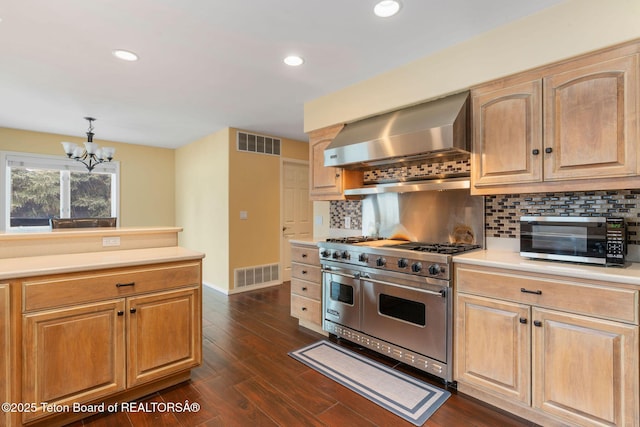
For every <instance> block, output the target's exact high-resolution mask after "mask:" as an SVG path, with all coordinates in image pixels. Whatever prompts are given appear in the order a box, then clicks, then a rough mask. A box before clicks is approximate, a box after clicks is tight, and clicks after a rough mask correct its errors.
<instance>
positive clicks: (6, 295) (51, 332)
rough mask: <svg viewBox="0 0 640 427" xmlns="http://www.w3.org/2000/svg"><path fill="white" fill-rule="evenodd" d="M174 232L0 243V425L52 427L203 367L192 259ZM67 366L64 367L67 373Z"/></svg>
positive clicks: (12, 238) (123, 231)
mask: <svg viewBox="0 0 640 427" xmlns="http://www.w3.org/2000/svg"><path fill="white" fill-rule="evenodd" d="M181 230H182V229H181V228H177V227H149V228H92V229H63V230H55V231H49V232H46V231H45V232H42V233H37V232H36V233H28V232H27V233H5V234H0V400H2V401H3V402H28V403H30V404H32V405H33V406H32V407H30V409H31V410H29V411H26V410H25V411H20V412H11V411H6V412H4V413H0V427H2V426H14V425H15V426H20V425H30V426H34V427H35V426H40V425H43V426H44V425H46V426H48V427H51V426H62V425H67V424H69V423H71V422H73V421H76V420H79V419H81V418H85V417H87V416H89V415H91V413H92V412H93V411H91V410H88V411H87V412H77V411H75V410H71V409H69V410H65V411H61V412H50V411H49V410H47V409H45V405H43V402H47V403H48V405H51V406H52V407H58V408H72V407H73V406H72V405H75V404H81V405H90V404H95V405H96V406H95V407H96V408H99V407H100V406H99V405H100V404H112V403H114V402H123V401H131V400H135V399H137V398H140V397H142V396H146V395H149V394H151V393H154V392H156V391H158V390H161V389H164V388H167V387H170V386H172V385H175V384H178V383H180V382H183V381H187V380H188V379H189V378H190V373H191V369H193V368H194V367H196V366H199V365H200V364H201V362H202V320H201V319H202V259H203V258H204V256H205V255H204V254H203V253H201V252H197V251H193V250H189V249H186V248H183V247H180V246H177V234H178V232H180V231H181ZM71 367H72V368H71Z"/></svg>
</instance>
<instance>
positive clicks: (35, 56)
mask: <svg viewBox="0 0 640 427" xmlns="http://www.w3.org/2000/svg"><path fill="white" fill-rule="evenodd" d="M560 2H561V0H536V1H532V0H402V3H403V8H402V9H401V11H400V13H399V14H398V15H396V16H395V17H392V18H387V19H381V18H377V17H376V16H375V15H373V13H372V10H373V6H374V4H375V3H376V0H227V1H221V0H0V19H1V20H2V21H0V103H1V106H2V107H1V108H0V126H1V127H9V128H17V129H28V130H35V131H43V132H52V133H60V134H65V135H74V136H83V135H84V132H85V131H86V128H87V122H86V121H85V120H84V119H83V117H84V116H93V117H96V118H97V119H98V120H97V121H96V122H95V133H96V142H100V140H101V139H104V140H112V141H122V142H128V143H135V144H143V145H152V146H160V147H173V148H175V147H179V146H181V145H184V144H187V143H189V142H192V141H194V140H196V139H198V138H200V137H202V136H205V135H208V134H211V133H213V132H216V131H218V130H220V129H222V128H225V127H229V126H231V127H237V128H241V129H245V130H249V131H253V132H256V133H263V134H267V135H273V136H279V137H285V138H293V139H299V140H307V138H306V135H305V134H304V132H303V105H304V103H305V102H307V101H310V100H312V99H315V98H318V97H320V96H323V95H326V94H328V93H332V92H335V91H337V90H339V89H342V88H344V87H346V86H349V85H351V84H353V83H356V82H359V81H362V80H366V79H368V78H370V77H373V76H375V75H377V74H380V73H383V72H385V71H388V70H391V69H393V68H396V67H398V66H400V65H403V64H406V63H408V62H411V61H413V60H415V59H418V58H421V57H424V56H427V55H429V54H431V53H433V52H435V51H438V50H440V49H443V48H445V47H447V46H450V45H453V44H456V43H459V42H461V41H463V40H466V39H469V38H471V37H473V36H474V35H477V34H479V33H482V32H485V31H487V30H489V29H491V28H494V27H497V26H501V25H504V24H505V23H508V22H511V21H514V20H517V19H520V18H522V17H524V16H527V15H530V14H533V13H536V12H537V11H539V10H541V9H544V8H547V7H550V6H553V5H554V4H557V3H560ZM113 49H128V50H131V51H134V52H136V53H137V54H138V55H139V56H140V60H139V61H137V62H124V61H121V60H118V59H115V58H114V57H113V56H112V55H111V51H112V50H113ZM291 53H296V54H299V55H301V56H303V57H304V58H305V61H306V62H305V64H304V65H302V66H301V67H297V68H293V67H288V66H286V65H284V64H283V62H282V59H283V58H284V57H285V56H286V55H288V54H291ZM1 144H2V141H0V147H1Z"/></svg>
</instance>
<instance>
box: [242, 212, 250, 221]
mask: <svg viewBox="0 0 640 427" xmlns="http://www.w3.org/2000/svg"><path fill="white" fill-rule="evenodd" d="M248 217H249V213H248V212H247V211H240V219H247V218H248Z"/></svg>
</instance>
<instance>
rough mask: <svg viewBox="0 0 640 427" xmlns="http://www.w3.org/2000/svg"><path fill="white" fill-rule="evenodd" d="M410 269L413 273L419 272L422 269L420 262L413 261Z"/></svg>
mask: <svg viewBox="0 0 640 427" xmlns="http://www.w3.org/2000/svg"><path fill="white" fill-rule="evenodd" d="M411 271H413V272H414V273H420V272H421V271H422V264H421V263H419V262H414V263H413V264H411Z"/></svg>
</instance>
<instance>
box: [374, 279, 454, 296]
mask: <svg viewBox="0 0 640 427" xmlns="http://www.w3.org/2000/svg"><path fill="white" fill-rule="evenodd" d="M366 280H367V282H373V283H378V284H380V285H387V286H393V287H396V288H403V289H409V290H411V291H418V292H423V293H425V294H429V295H436V296H439V297H442V298H444V297H445V296H446V291H445V290H444V289H442V290H440V291H430V290H428V289H422V288H412V287H410V286H403V285H399V284H397V283H391V282H385V281H384V280H377V279H371V278H367V279H366Z"/></svg>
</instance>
